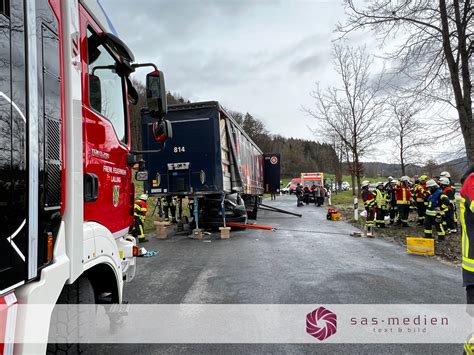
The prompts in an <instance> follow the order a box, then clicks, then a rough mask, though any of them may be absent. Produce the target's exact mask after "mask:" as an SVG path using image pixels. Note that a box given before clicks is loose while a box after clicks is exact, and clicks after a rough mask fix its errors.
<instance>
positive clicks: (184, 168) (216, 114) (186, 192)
mask: <svg viewBox="0 0 474 355" xmlns="http://www.w3.org/2000/svg"><path fill="white" fill-rule="evenodd" d="M166 119H167V120H169V121H170V122H171V124H172V127H173V138H172V139H171V140H169V141H168V143H167V144H166V146H165V147H164V148H163V150H162V151H161V152H160V153H159V154H154V153H149V154H145V155H144V159H145V161H146V165H147V168H148V173H149V180H148V183H147V184H146V185H147V186H146V190H147V192H148V193H149V194H151V195H158V196H188V197H189V198H199V199H200V206H202V207H203V208H204V209H205V211H203V213H204V214H205V215H206V216H205V218H204V219H207V220H208V221H209V220H211V219H212V220H213V223H211V224H214V225H217V224H219V223H222V214H221V213H220V214H219V208H218V206H220V203H221V202H219V201H222V200H225V201H226V202H225V203H226V207H227V205H229V206H230V207H231V208H230V209H229V210H230V212H229V216H228V215H227V214H228V211H227V210H228V209H227V208H226V219H231V217H232V213H234V212H235V211H234V210H235V209H236V207H235V205H237V206H241V205H242V203H241V200H242V201H243V203H244V204H245V209H246V211H247V215H248V217H249V218H256V210H257V203H258V200H259V196H260V195H261V194H263V155H262V151H261V150H260V149H259V148H258V147H257V145H256V144H255V143H254V142H253V141H252V140H251V139H250V137H249V136H248V135H247V134H246V133H245V132H244V131H243V129H242V128H241V127H240V126H239V125H238V124H237V122H236V121H235V120H233V119H232V117H231V116H230V115H229V114H228V113H227V112H226V111H225V110H224V109H223V108H222V106H221V105H220V104H219V103H218V102H215V101H210V102H199V103H192V104H183V105H172V106H169V108H168V114H167V116H166ZM142 124H143V130H144V132H143V135H142V137H144V138H143V139H144V140H143V149H144V150H157V149H159V148H160V147H161V146H160V145H159V143H156V141H155V140H153V139H149V138H148V137H151V136H152V135H151V134H150V130H151V129H152V127H151V123H149V122H146V121H145V122H142ZM212 202H215V203H212ZM237 209H238V208H237ZM211 210H212V212H210V211H211ZM239 217H242V215H241V212H239ZM245 217H246V216H245ZM238 220H239V221H242V218H239V219H238ZM214 222H215V223H214Z"/></svg>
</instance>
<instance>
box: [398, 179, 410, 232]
mask: <svg viewBox="0 0 474 355" xmlns="http://www.w3.org/2000/svg"><path fill="white" fill-rule="evenodd" d="M409 184H410V178H409V177H408V176H402V178H401V181H400V184H398V185H396V186H395V196H396V201H397V210H398V220H397V224H401V225H402V226H403V227H408V216H409V214H410V204H411V191H410V185H409Z"/></svg>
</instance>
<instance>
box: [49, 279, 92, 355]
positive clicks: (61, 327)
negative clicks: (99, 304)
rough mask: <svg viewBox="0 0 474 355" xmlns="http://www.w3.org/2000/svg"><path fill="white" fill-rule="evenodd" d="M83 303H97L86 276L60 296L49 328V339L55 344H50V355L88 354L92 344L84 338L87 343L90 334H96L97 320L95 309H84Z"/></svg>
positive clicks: (64, 289)
mask: <svg viewBox="0 0 474 355" xmlns="http://www.w3.org/2000/svg"><path fill="white" fill-rule="evenodd" d="M81 304H95V296H94V289H93V288H92V285H91V283H90V281H89V279H88V278H87V277H84V276H81V277H80V278H79V279H78V280H77V281H76V282H75V283H74V284H72V285H65V286H64V288H63V290H62V291H61V294H60V295H59V299H58V302H57V304H56V305H57V306H56V307H55V308H54V310H53V314H52V315H51V322H50V328H49V339H50V340H52V341H55V342H53V343H50V342H48V347H47V354H67V355H71V354H82V353H84V352H86V353H88V348H89V347H90V344H87V343H84V342H82V340H81V339H84V340H83V341H87V340H86V339H87V334H92V332H93V327H92V326H91V324H90V320H91V319H92V320H94V319H95V315H94V313H95V312H94V309H93V308H92V307H87V308H85V309H84V308H81V307H80V306H79V305H81ZM58 305H60V306H59V307H58ZM66 305H68V306H66Z"/></svg>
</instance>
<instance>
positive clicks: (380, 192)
mask: <svg viewBox="0 0 474 355" xmlns="http://www.w3.org/2000/svg"><path fill="white" fill-rule="evenodd" d="M374 194H375V205H376V206H377V208H376V212H375V215H376V218H375V225H376V226H377V227H382V228H385V215H386V212H387V194H386V192H385V191H384V188H383V182H381V181H380V182H378V183H377V187H376V189H375V191H374Z"/></svg>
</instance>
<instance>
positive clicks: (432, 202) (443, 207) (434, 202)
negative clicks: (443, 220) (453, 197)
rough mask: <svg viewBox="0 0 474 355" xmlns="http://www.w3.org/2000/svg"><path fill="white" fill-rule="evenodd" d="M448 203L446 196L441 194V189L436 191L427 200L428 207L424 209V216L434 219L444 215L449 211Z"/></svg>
mask: <svg viewBox="0 0 474 355" xmlns="http://www.w3.org/2000/svg"><path fill="white" fill-rule="evenodd" d="M449 206H450V202H449V198H448V196H446V195H445V194H443V191H442V190H441V189H437V190H436V191H435V192H433V193H432V194H431V195H430V197H429V198H428V207H427V208H426V215H427V216H432V217H436V215H438V214H440V215H444V214H445V212H446V211H447V210H448V209H449Z"/></svg>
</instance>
